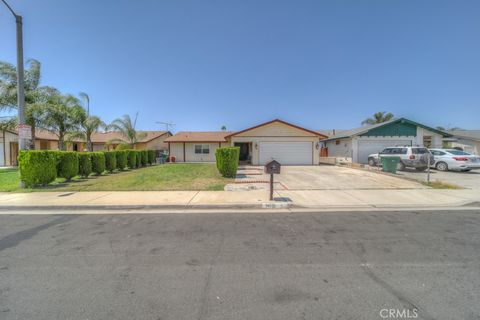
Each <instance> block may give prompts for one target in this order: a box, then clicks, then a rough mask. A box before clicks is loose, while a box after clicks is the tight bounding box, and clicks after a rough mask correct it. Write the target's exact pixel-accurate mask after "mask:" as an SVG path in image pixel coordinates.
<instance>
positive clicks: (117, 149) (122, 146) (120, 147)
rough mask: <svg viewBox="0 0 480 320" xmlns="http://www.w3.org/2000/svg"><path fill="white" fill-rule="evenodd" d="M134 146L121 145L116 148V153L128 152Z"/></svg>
mask: <svg viewBox="0 0 480 320" xmlns="http://www.w3.org/2000/svg"><path fill="white" fill-rule="evenodd" d="M131 148H132V146H131V145H129V144H128V143H120V144H119V145H117V146H116V147H115V151H123V150H128V149H131Z"/></svg>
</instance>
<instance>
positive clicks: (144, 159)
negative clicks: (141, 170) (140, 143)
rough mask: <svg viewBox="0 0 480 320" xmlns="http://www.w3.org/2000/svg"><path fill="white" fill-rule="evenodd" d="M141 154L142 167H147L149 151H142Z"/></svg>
mask: <svg viewBox="0 0 480 320" xmlns="http://www.w3.org/2000/svg"><path fill="white" fill-rule="evenodd" d="M140 153H141V154H142V167H146V166H147V163H148V151H147V150H141V151H140Z"/></svg>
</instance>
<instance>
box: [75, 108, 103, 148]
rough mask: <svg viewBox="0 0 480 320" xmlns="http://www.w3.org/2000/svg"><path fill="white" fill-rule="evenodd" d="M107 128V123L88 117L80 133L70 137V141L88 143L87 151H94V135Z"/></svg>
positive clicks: (76, 132) (95, 117)
mask: <svg viewBox="0 0 480 320" xmlns="http://www.w3.org/2000/svg"><path fill="white" fill-rule="evenodd" d="M105 127H106V124H105V122H103V121H102V119H100V118H99V117H97V116H88V117H86V118H85V120H84V121H83V122H82V123H81V124H80V128H79V130H78V131H74V132H72V133H70V134H69V135H68V140H70V141H72V140H74V139H81V140H82V141H85V142H86V143H87V151H90V152H92V151H93V144H92V134H93V133H94V132H97V131H98V130H100V129H103V128H105Z"/></svg>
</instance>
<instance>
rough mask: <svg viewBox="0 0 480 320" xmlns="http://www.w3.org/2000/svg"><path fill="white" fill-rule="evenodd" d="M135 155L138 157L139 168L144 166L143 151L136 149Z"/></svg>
mask: <svg viewBox="0 0 480 320" xmlns="http://www.w3.org/2000/svg"><path fill="white" fill-rule="evenodd" d="M135 156H136V158H137V168H140V167H141V166H142V152H141V151H137V150H135Z"/></svg>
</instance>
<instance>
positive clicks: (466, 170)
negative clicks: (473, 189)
mask: <svg viewBox="0 0 480 320" xmlns="http://www.w3.org/2000/svg"><path fill="white" fill-rule="evenodd" d="M471 170H472V169H465V170H462V171H463V172H468V171H471Z"/></svg>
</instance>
